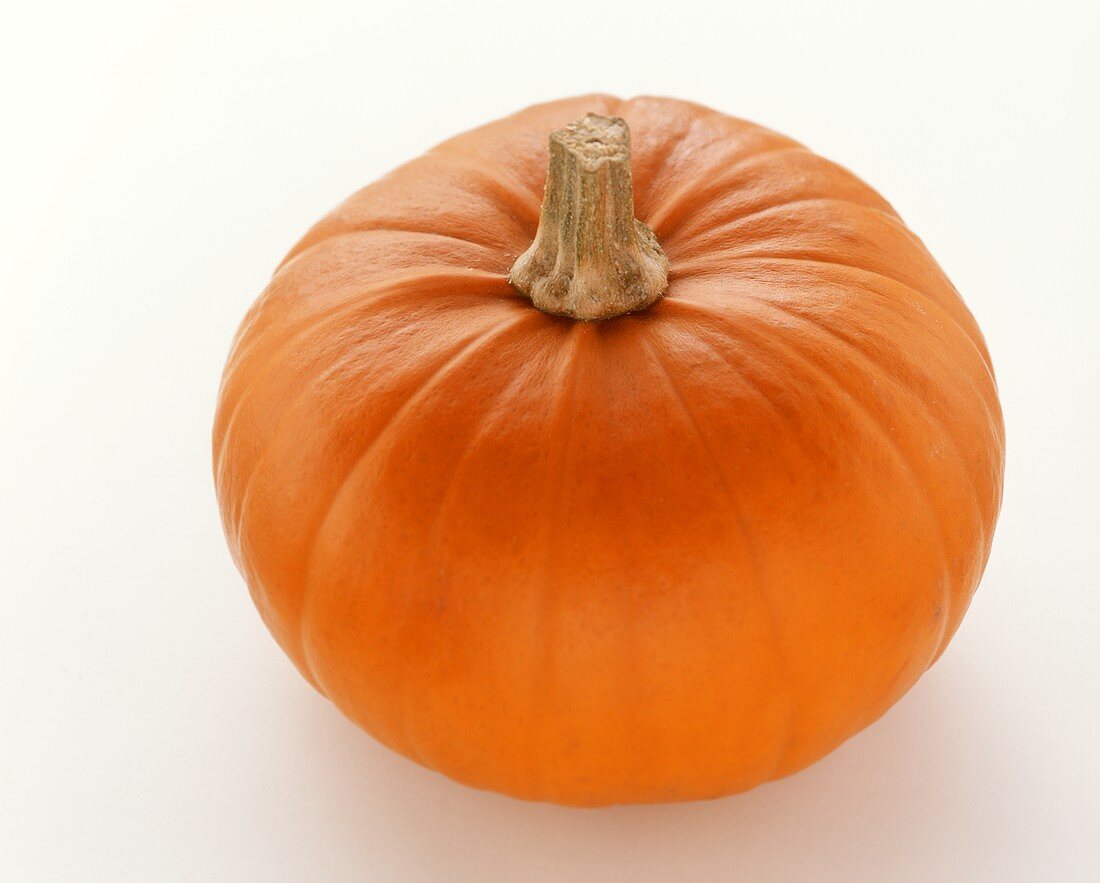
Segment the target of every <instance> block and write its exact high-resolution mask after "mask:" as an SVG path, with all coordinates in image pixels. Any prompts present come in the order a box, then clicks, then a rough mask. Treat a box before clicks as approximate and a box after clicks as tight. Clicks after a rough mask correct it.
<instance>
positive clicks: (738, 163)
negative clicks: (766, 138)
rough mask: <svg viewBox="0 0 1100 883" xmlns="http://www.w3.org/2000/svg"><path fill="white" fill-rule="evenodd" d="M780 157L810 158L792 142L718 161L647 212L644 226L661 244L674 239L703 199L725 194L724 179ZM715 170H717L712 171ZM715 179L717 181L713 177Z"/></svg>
mask: <svg viewBox="0 0 1100 883" xmlns="http://www.w3.org/2000/svg"><path fill="white" fill-rule="evenodd" d="M777 137H780V138H781V137H783V136H781V135H779V136H777ZM782 153H811V154H812V152H811V151H810V149H809V148H808V147H803V146H802V145H801V144H798V143H796V142H793V141H792V142H790V143H789V144H783V145H782V146H775V147H767V148H764V149H761V150H756V151H753V152H752V153H750V154H748V155H747V156H742V157H740V158H739V159H736V160H734V161H733V162H732V163H728V164H726V165H724V166H723V164H722V163H721V162H718V161H715V162H712V163H709V164H708V165H707V166H706V167H705V168H704V169H703V170H702V171H701V172H699V173H697V174H695V175H692V177H691V178H690V180H688V181H685V182H684V183H683V184H681V185H680V186H679V187H677V188H676V189H675V190H674V191H673V192H672V193H670V194H669V195H668V196H667V197H666V198H665V199H663V200H661V202H660V203H659V204H658V206H657V207H656V208H655V209H654V210H653V211H652V212H650V214H649V217H648V218H647V219H646V223H648V224H649V226H650V227H652V228H653V232H654V233H656V234H657V235H658V236H659V237H660V239H661V241H662V242H663V241H665V240H666V239H669V238H672V237H674V236H675V235H676V232H677V230H678V228H679V227H680V226H681V225H682V224H683V223H684V221H685V220H686V217H690V216H691V215H692V213H693V212H695V211H696V209H697V207H698V205H697V204H698V203H700V202H702V201H703V200H704V199H706V197H707V194H708V193H710V192H711V191H717V192H719V193H725V192H727V191H728V187H729V185H728V184H727V183H726V178H727V177H729V176H731V175H733V174H735V173H740V172H743V171H744V170H745V167H746V166H751V165H752V164H753V163H755V162H758V161H762V160H766V159H770V158H771V157H773V156H775V155H777V154H782ZM715 166H719V167H720V168H719V169H718V170H715V168H714V167H715ZM716 175H718V176H720V177H716ZM704 182H706V183H704ZM685 216H686V217H685ZM669 224H671V225H672V227H671V229H669V228H668V226H667V225H669Z"/></svg>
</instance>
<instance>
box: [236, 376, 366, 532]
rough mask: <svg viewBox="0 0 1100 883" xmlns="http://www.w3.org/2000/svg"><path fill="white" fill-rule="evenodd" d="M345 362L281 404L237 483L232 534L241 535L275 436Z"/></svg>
mask: <svg viewBox="0 0 1100 883" xmlns="http://www.w3.org/2000/svg"><path fill="white" fill-rule="evenodd" d="M345 363H346V359H337V360H336V361H334V362H332V363H331V364H330V365H329V366H328V367H326V368H325V369H324V371H322V372H321V373H320V374H319V375H317V377H316V378H315V379H314V380H313V381H312V382H310V383H309V384H307V385H306V386H305V388H303V389H301V390H299V392H298V394H297V395H294V396H293V397H292V398H290V399H289V400H288V401H286V402H285V403H284V404H283V406H282V408H281V409H280V410H281V411H282V414H281V416H280V417H279V419H278V420H277V421H276V423H275V425H274V426H273V427H272V429H271V430H270V432H269V433H268V438H267V440H266V441H265V442H264V444H263V445H262V446H261V447H260V449H259V450H258V451H257V452H256V454H255V456H254V457H253V458H252V466H251V468H250V469H249V471H248V473H247V475H246V476H245V478H244V479H243V480H242V481H241V482H240V483H239V490H238V498H239V500H240V502H239V503H238V519H237V525H236V533H235V534H233V536H235V537H239V536H240V535H241V531H242V530H243V524H244V520H245V514H246V512H247V509H248V503H249V500H250V499H251V492H252V487H253V485H252V480H253V478H254V477H255V476H256V474H257V473H258V472H259V471H260V467H261V466H263V465H264V463H265V462H266V461H267V457H268V455H269V454H270V452H271V447H272V446H273V444H274V440H275V438H277V437H278V435H279V434H280V432H281V431H282V430H283V429H284V428H285V427H286V426H287V425H288V423H289V422H290V421H291V419H292V417H294V416H295V411H296V410H297V408H298V407H299V406H300V405H301V403H302V402H303V401H304V400H305V399H306V398H307V397H308V396H310V395H311V394H313V393H315V392H316V390H317V389H318V388H319V387H320V386H321V385H322V384H324V383H325V382H327V381H328V380H330V379H331V378H332V377H333V375H335V374H336V373H338V372H339V371H341V370H343V368H344V367H345Z"/></svg>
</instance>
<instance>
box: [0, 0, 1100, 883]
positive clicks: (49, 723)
mask: <svg viewBox="0 0 1100 883" xmlns="http://www.w3.org/2000/svg"><path fill="white" fill-rule="evenodd" d="M612 6H619V7H620V8H619V9H618V10H617V11H613V10H612V9H610V8H609V7H612ZM1094 9H1095V4H1093V3H1085V2H1081V3H1069V2H1048V3H1044V4H1036V5H1035V8H1034V9H1031V8H1030V5H1029V8H1027V9H1025V8H1024V7H1023V6H1022V5H1021V4H1018V3H1012V2H1002V3H998V4H994V3H990V4H988V5H976V4H969V3H964V2H947V3H937V2H923V3H919V4H913V3H908V4H904V5H903V4H893V3H889V2H881V0H876V2H868V3H861V4H858V5H853V4H838V3H828V4H824V3H823V4H820V5H817V4H809V3H806V4H798V3H776V2H753V3H751V4H738V3H734V2H727V0H722V2H718V0H716V2H713V3H711V4H706V5H704V4H700V3H693V2H686V0H675V2H673V0H663V2H637V0H632V2H630V3H620V4H614V3H612V4H606V5H604V4H600V3H597V2H595V0H592V2H573V0H541V2H540V3H537V4H536V3H533V2H530V0H510V2H468V3H462V2H453V3H449V4H440V5H434V4H426V3H418V2H411V0H409V2H388V3H379V4H374V5H372V4H371V3H370V2H369V0H360V2H358V3H355V4H348V5H345V6H335V5H330V4H327V3H304V2H301V0H298V2H293V3H288V2H279V0H266V2H263V3H254V4H245V3H233V2H227V0H203V2H192V3H188V4H185V5H184V4H181V5H180V6H179V7H178V8H174V9H173V8H171V7H170V6H169V5H168V4H161V3H155V2H154V3H149V2H142V3H131V4H122V3H118V2H106V3H87V4H85V3H81V4H35V3H22V4H19V8H18V9H13V8H9V9H8V10H7V11H6V12H5V13H4V15H3V19H4V20H3V23H2V27H0V41H2V46H0V89H2V90H3V96H2V97H3V101H2V104H0V107H2V117H0V119H2V121H3V122H2V125H3V133H2V135H0V175H2V178H3V182H2V183H3V187H2V190H0V223H2V225H3V229H2V230H0V243H2V249H3V252H4V254H3V260H2V262H0V273H2V285H0V297H2V299H3V300H2V309H0V393H2V403H0V404H2V407H0V421H2V430H3V432H2V435H0V446H2V448H3V451H2V456H0V478H2V487H0V491H2V498H0V519H2V523H0V543H2V550H0V592H2V597H0V601H2V606H0V878H2V879H3V880H5V881H12V883H22V881H55V880H56V881H87V880H105V881H158V883H159V881H169V883H170V881H177V880H181V881H191V880H194V881H265V883H268V881H352V880H356V881H358V880H367V881H374V880H377V881H399V883H404V881H428V880H459V881H463V880H470V881H501V880H505V881H513V880H514V881H543V880H567V881H589V880H591V881H596V880H600V881H605V880H607V881H615V880H623V881H639V883H645V881H685V880H687V881H690V880H723V881H724V880H751V881H773V880H774V881H841V880H843V881H850V880H874V881H910V880H911V881H927V880H937V881H941V880H947V881H955V880H958V881H986V880H988V881H1015V880H1021V881H1038V880H1043V881H1046V880H1053V881H1085V880H1097V879H1100V797H1098V794H1100V700H1098V696H1100V688H1098V686H1097V680H1098V676H1100V649H1098V648H1100V635H1098V632H1100V601H1098V599H1100V591H1098V590H1100V577H1098V575H1097V569H1098V559H1097V542H1098V537H1097V534H1098V528H1100V518H1098V512H1097V508H1098V507H1097V500H1098V499H1100V476H1098V470H1097V430H1098V428H1100V427H1098V420H1097V411H1098V395H1097V385H1098V381H1100V358H1098V356H1097V338H1098V337H1100V321H1098V320H1100V307H1098V304H1100V283H1098V270H1100V265H1098V261H1097V255H1098V252H1100V223H1098V207H1100V176H1098V165H1100V127H1098V123H1097V113H1098V110H1097V88H1098V86H1100V65H1098V63H1097V60H1096V58H1097V54H1096V48H1095V46H1094V43H1095V40H1096V35H1097V33H1098V31H1100V21H1098V19H1097V13H1096V12H1095V11H1094ZM596 89H599V90H606V91H611V92H615V93H618V94H621V95H624V96H630V95H633V94H638V93H658V94H669V95H674V96H678V97H684V98H690V99H693V100H696V101H700V102H702V103H705V104H710V105H712V106H714V107H717V108H719V109H721V110H723V111H726V112H728V113H732V114H734V115H738V116H743V117H747V118H749V119H752V120H755V121H758V122H761V123H763V124H765V125H768V126H770V127H772V128H776V129H778V130H780V131H782V132H784V133H786V134H790V135H792V136H794V137H796V138H798V139H800V140H802V141H804V142H805V143H807V144H808V145H810V146H811V147H813V148H814V149H816V150H817V151H819V152H820V153H823V154H824V155H826V156H828V157H830V158H833V159H836V160H838V161H839V162H841V163H843V164H845V165H847V166H849V167H850V168H852V169H853V170H855V171H856V172H857V173H858V174H860V175H861V176H863V177H864V178H865V179H866V180H868V181H869V182H870V183H871V184H873V185H874V186H876V187H877V188H879V189H880V190H881V192H882V193H883V194H884V195H885V196H886V197H887V198H888V199H890V200H891V201H892V202H893V204H894V205H895V206H896V207H897V208H898V210H899V212H900V213H901V214H902V216H903V217H904V218H906V220H907V221H908V222H909V224H910V225H911V226H912V227H913V228H914V229H915V230H916V231H917V232H918V233H919V234H920V235H921V236H922V237H923V238H924V239H925V241H926V242H927V244H928V245H929V247H930V249H931V250H932V252H933V254H935V255H936V256H937V257H938V258H939V260H940V262H941V263H942V264H943V266H944V267H945V269H946V270H947V272H948V274H949V275H950V276H951V277H952V279H953V280H954V281H955V283H956V284H957V286H958V287H959V289H960V290H961V291H962V292H963V295H964V297H965V298H966V299H967V301H968V303H969V305H970V307H971V308H972V310H973V311H974V313H975V315H976V316H977V318H978V320H979V322H980V323H981V326H982V328H983V329H984V331H985V334H986V336H987V339H988V342H989V346H990V350H991V351H992V354H993V359H994V363H995V366H996V369H997V372H998V378H999V381H1000V386H1001V393H1002V397H1003V403H1004V408H1005V414H1006V420H1007V425H1008V451H1009V458H1008V475H1007V485H1006V496H1005V502H1004V510H1003V515H1002V519H1001V523H1000V527H999V530H998V536H997V541H996V544H995V547H994V554H993V558H992V561H991V563H990V566H989V569H988V571H987V574H986V577H985V580H984V582H983V584H982V587H981V589H980V590H979V593H978V595H977V598H976V600H975V603H974V605H973V607H972V608H971V612H970V614H969V616H968V618H967V620H966V622H965V624H964V625H963V627H962V629H961V631H960V632H959V633H958V635H957V637H956V639H955V641H954V643H953V645H952V647H951V649H950V650H949V651H948V652H947V654H946V655H945V656H944V657H943V659H942V660H941V661H940V663H939V664H938V665H937V666H936V667H935V668H934V669H933V670H932V671H931V672H930V673H929V674H928V675H927V676H926V677H925V678H924V679H923V680H922V681H921V682H920V684H918V685H917V687H915V688H914V689H913V691H912V692H911V693H910V694H909V695H908V696H907V697H906V698H905V699H904V700H903V701H902V702H901V703H900V704H899V705H898V706H896V707H895V708H894V710H892V711H891V712H890V713H889V714H888V715H887V716H886V717H885V718H884V719H882V720H881V721H880V722H879V723H877V724H876V725H875V726H873V727H872V728H870V729H869V730H867V731H866V732H864V733H863V734H861V735H859V736H857V737H856V738H854V739H852V740H851V741H850V742H848V743H847V744H846V745H844V746H843V747H842V748H841V749H840V750H838V751H837V752H835V753H834V754H833V755H831V756H830V757H828V758H826V759H825V760H823V761H822V762H820V763H819V764H817V765H816V766H814V767H812V768H811V769H809V770H807V771H805V772H803V773H801V774H799V775H797V776H794V777H792V778H790V779H787V780H784V781H781V782H777V783H774V784H771V785H767V786H765V787H762V788H759V789H757V790H756V791H753V792H750V793H748V794H745V795H741V796H737V797H733V798H730V799H726V800H721V801H717V802H712V803H702V804H690V805H679V806H663V807H627V808H615V809H610V810H598V811H578V810H570V809H563V808H558V807H553V806H546V805H533V804H525V803H521V802H518V801H514V800H510V799H508V798H504V797H500V796H497V795H493V794H485V793H479V792H475V791H472V790H469V789H466V788H463V787H461V786H458V785H455V784H452V783H451V782H449V781H447V780H446V779H444V778H442V777H440V776H438V775H436V774H434V773H430V772H427V771H425V770H422V769H420V768H418V767H416V766H415V765H413V764H412V763H410V762H408V761H405V760H403V759H402V758H400V757H397V756H396V755H393V754H391V753H390V752H388V751H386V750H385V749H383V748H381V747H379V746H378V745H377V744H375V743H374V742H373V741H372V740H371V739H370V738H369V737H367V736H365V735H364V734H362V733H360V732H359V731H358V730H356V729H355V728H354V727H353V726H352V725H351V724H349V723H347V722H346V721H345V720H344V719H343V718H342V717H341V716H340V715H339V714H338V713H337V712H336V711H335V709H334V708H332V707H331V706H330V705H329V704H327V703H326V702H325V701H324V700H323V699H321V698H320V697H319V696H318V695H317V694H315V693H314V692H313V691H312V690H311V689H310V688H309V687H308V686H307V685H306V684H305V682H304V681H302V679H301V678H300V677H299V676H298V675H297V674H296V673H295V672H294V670H293V669H292V667H291V665H290V664H289V663H288V662H287V661H286V660H285V659H284V658H283V657H282V655H281V653H280V652H279V650H278V648H277V647H276V646H275V644H274V642H273V641H272V640H271V639H270V638H269V636H268V635H267V633H266V632H265V631H264V629H263V627H262V625H261V623H260V619H259V617H258V616H257V615H256V613H255V611H254V610H253V609H252V607H251V603H250V601H249V599H248V595H247V592H246V591H245V587H244V585H243V584H242V582H241V579H240V578H239V577H238V575H237V573H236V572H235V570H234V569H233V566H232V564H231V562H230V558H229V555H228V553H227V552H226V549H225V546H224V543H223V540H222V538H221V532H220V527H219V522H218V518H217V514H216V509H215V504H214V496H213V490H212V482H211V470H210V465H209V433H210V425H211V420H212V417H213V408H214V400H215V393H216V389H217V384H218V378H219V373H220V370H221V365H222V362H223V360H224V357H225V354H226V351H227V348H228V345H229V342H230V338H231V336H232V334H233V332H234V330H235V328H236V325H237V323H238V321H239V320H240V318H241V317H242V315H243V313H244V311H245V309H246V308H247V307H248V305H249V303H250V302H251V301H252V299H253V298H254V297H255V296H256V295H257V294H258V293H259V291H260V290H261V289H262V288H263V286H264V284H265V280H266V278H267V277H268V275H269V274H270V271H271V270H272V268H273V267H274V265H275V264H276V263H277V261H278V260H279V259H280V258H281V256H282V254H283V253H284V252H285V251H286V250H287V249H288V248H289V246H290V245H291V244H292V243H293V242H294V240H295V239H296V238H297V237H298V236H299V235H300V234H301V233H302V232H303V231H304V230H305V228H306V227H307V226H308V225H309V224H310V223H311V222H312V221H313V220H315V219H316V218H317V217H318V216H320V215H321V214H322V213H323V212H324V211H326V210H327V209H328V208H330V207H331V206H332V205H334V204H335V203H336V202H337V201H338V200H340V199H342V198H343V197H344V196H346V195H347V194H348V193H350V192H351V191H352V190H354V189H356V188H358V187H359V186H361V185H362V184H365V183H367V182H368V181H370V180H372V179H374V178H375V177H377V176H378V175H380V174H382V173H383V172H385V171H386V170H388V169H389V168H391V167H392V166H394V165H396V164H398V163H400V162H402V161H404V160H406V159H409V158H411V157H413V156H415V155H417V154H418V153H420V152H421V151H423V150H424V149H426V148H427V147H429V146H431V145H432V144H433V143H435V142H437V141H439V140H441V139H443V138H445V137H447V136H449V135H451V134H453V133H455V132H457V131H460V130H463V129H466V128H469V127H471V126H473V125H476V124H479V123H481V122H484V121H488V120H491V119H493V118H495V117H498V116H501V115H503V114H506V113H509V112H511V111H513V110H516V109H519V108H520V107H522V106H525V105H527V104H530V103H532V102H534V101H539V100H546V99H550V98H556V97H561V96H565V95H569V94H574V93H578V92H585V91H591V90H596Z"/></svg>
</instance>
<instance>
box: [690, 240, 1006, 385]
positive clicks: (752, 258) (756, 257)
mask: <svg viewBox="0 0 1100 883" xmlns="http://www.w3.org/2000/svg"><path fill="white" fill-rule="evenodd" d="M722 261H723V263H726V264H732V263H734V262H738V263H739V262H742V261H749V262H753V263H756V264H767V263H790V264H811V265H814V264H817V265H820V266H822V267H837V268H840V269H841V270H844V271H849V272H853V273H857V274H860V273H862V274H865V275H869V276H877V277H878V278H880V279H883V280H885V281H886V282H890V283H892V284H894V285H896V286H898V287H899V288H902V289H905V290H906V291H908V292H910V293H911V294H913V295H915V296H916V297H918V298H920V299H921V300H922V301H924V302H926V303H930V304H932V305H933V306H935V307H936V308H938V309H939V310H940V311H941V312H942V313H943V314H944V315H945V316H947V318H948V319H949V320H951V322H952V323H953V324H954V325H956V326H958V329H959V331H960V332H961V333H962V334H963V336H964V337H965V338H966V339H967V341H968V342H969V343H970V345H971V346H972V347H973V348H974V350H975V351H976V352H977V353H978V356H979V357H980V358H981V361H982V365H983V367H984V368H985V371H986V373H988V374H989V375H990V377H991V378H992V377H993V369H992V366H991V365H990V362H989V355H988V353H987V352H986V350H985V347H984V346H980V345H979V344H978V341H977V339H976V338H975V337H974V335H973V333H972V332H971V330H970V329H969V328H967V326H966V325H965V324H964V323H963V321H962V320H961V319H960V318H959V317H958V316H957V315H956V314H955V313H954V312H953V311H951V310H949V309H948V308H947V304H946V303H944V302H942V301H940V300H939V298H935V297H932V296H931V295H929V294H926V293H925V292H923V291H921V290H920V289H919V288H914V287H913V286H912V285H909V284H908V283H907V282H903V281H902V280H900V279H898V278H897V277H895V276H888V275H887V274H886V273H883V272H880V271H879V270H872V269H871V268H870V267H861V266H858V265H857V264H851V263H848V262H846V261H830V260H825V259H824V258H807V257H790V256H787V255H778V254H777V255H772V254H765V253H758V254H737V255H730V256H728V257H723V258H722ZM692 263H693V262H691V261H684V260H681V261H677V262H676V269H677V270H678V271H679V272H680V273H684V271H685V270H686V271H687V275H688V276H689V277H694V276H696V273H697V274H698V275H699V276H707V275H715V274H719V275H721V274H724V273H725V272H727V271H726V268H720V267H715V268H714V269H713V270H712V271H711V272H707V271H706V269H703V270H698V271H696V270H693V269H692V267H691V264H692ZM695 263H698V262H695ZM955 302H956V303H958V300H957V299H956V300H955ZM968 314H969V313H968ZM970 319H971V321H973V317H972V316H971V317H970Z"/></svg>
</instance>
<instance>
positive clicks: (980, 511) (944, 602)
mask: <svg viewBox="0 0 1100 883" xmlns="http://www.w3.org/2000/svg"><path fill="white" fill-rule="evenodd" d="M748 297H753V295H752V294H749V295H748ZM753 299H754V300H757V301H758V302H760V303H764V304H766V305H768V306H770V307H772V308H773V309H777V310H780V311H781V312H783V313H785V314H786V315H788V316H792V317H794V318H796V319H798V320H800V321H802V322H803V323H805V324H807V325H811V326H813V327H814V328H816V329H819V330H820V331H823V332H824V333H826V334H827V335H829V336H830V337H832V338H833V339H834V340H836V341H837V342H838V343H840V344H842V345H843V346H845V347H846V348H847V349H848V350H850V351H851V352H854V353H856V354H857V355H858V356H859V357H860V358H861V359H862V360H863V361H864V362H865V363H867V364H869V365H870V369H871V370H870V371H869V372H867V373H873V374H875V375H881V376H882V377H884V378H885V379H886V380H887V381H889V383H890V384H891V385H892V386H893V387H894V389H896V390H899V391H901V392H902V393H903V394H904V395H905V396H906V397H907V398H908V399H909V400H910V401H913V402H915V403H916V406H917V408H918V409H919V410H921V411H922V412H923V413H924V414H926V415H927V417H928V418H929V420H930V422H931V423H932V424H934V425H935V426H936V427H938V429H939V431H940V435H941V436H942V437H943V438H944V439H946V440H947V442H948V443H949V444H950V445H951V447H952V448H953V449H954V451H955V454H956V459H957V460H958V462H959V465H960V466H961V472H962V475H963V477H964V479H965V481H966V483H967V487H968V490H969V491H970V494H969V496H970V497H971V499H972V502H973V504H974V508H975V510H976V514H977V518H976V519H975V521H976V523H977V524H978V525H979V527H978V536H979V542H980V543H981V545H982V546H983V547H984V546H985V542H986V536H985V529H984V527H982V526H981V525H983V524H984V523H985V511H984V507H983V506H982V503H981V500H980V495H979V494H978V487H977V485H976V484H975V482H974V476H973V475H972V474H971V471H970V468H969V464H968V463H967V462H966V460H965V459H964V458H963V456H962V449H961V448H960V447H959V443H958V441H957V440H956V438H955V435H954V433H952V432H951V431H950V430H949V429H948V428H947V426H946V424H944V422H943V421H942V420H941V419H940V418H939V417H938V416H936V414H935V413H933V412H932V410H931V409H930V408H929V407H928V406H927V405H926V404H925V403H924V401H923V399H922V398H921V396H919V395H918V394H917V393H915V392H914V391H913V390H912V389H910V388H909V387H908V386H907V385H906V384H904V383H902V382H901V381H900V380H898V379H897V378H895V377H894V376H893V373H892V372H891V371H889V370H887V369H886V368H885V366H883V365H881V364H879V362H878V360H877V359H874V358H872V357H871V355H870V354H869V353H867V352H865V351H864V350H863V349H862V348H861V347H859V346H856V345H855V344H854V343H852V342H851V341H850V340H848V339H847V338H845V337H844V336H842V335H841V334H840V333H839V332H837V331H836V330H835V329H833V328H830V327H829V326H828V325H826V324H824V323H823V322H821V321H819V320H817V319H811V318H809V317H807V316H804V315H802V314H800V313H797V312H795V311H793V310H792V309H790V307H789V306H788V305H786V304H784V303H782V302H781V301H770V300H765V299H762V298H753ZM852 398H853V399H854V398H855V396H854V395H853V396H852ZM877 419H878V418H876V420H877ZM884 431H885V430H884ZM906 459H907V457H906ZM911 471H912V472H913V473H914V475H915V474H916V473H915V470H912V468H911ZM918 483H919V482H918ZM921 487H922V489H923V484H922V485H921ZM928 499H929V502H930V503H931V496H930V495H928ZM933 510H934V511H935V512H936V513H937V515H936V522H937V524H939V523H940V518H939V515H938V512H939V510H938V507H935V506H933ZM940 533H941V536H943V543H944V545H945V546H947V545H948V544H947V538H946V535H945V534H943V530H942V527H941V528H940ZM953 601H954V598H953V597H952V592H951V589H950V586H947V587H946V589H945V590H941V591H940V604H941V606H942V610H943V616H942V617H941V623H940V632H939V636H938V638H937V642H936V649H935V650H934V651H933V653H932V654H931V658H932V659H934V658H935V657H936V655H937V653H938V651H939V648H940V646H942V642H943V638H944V633H945V632H946V630H947V624H948V621H949V619H951V617H950V615H949V612H950V611H951V610H952V608H953V607H954V603H953ZM929 664H931V663H930V662H929ZM925 668H927V665H926V666H925Z"/></svg>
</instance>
